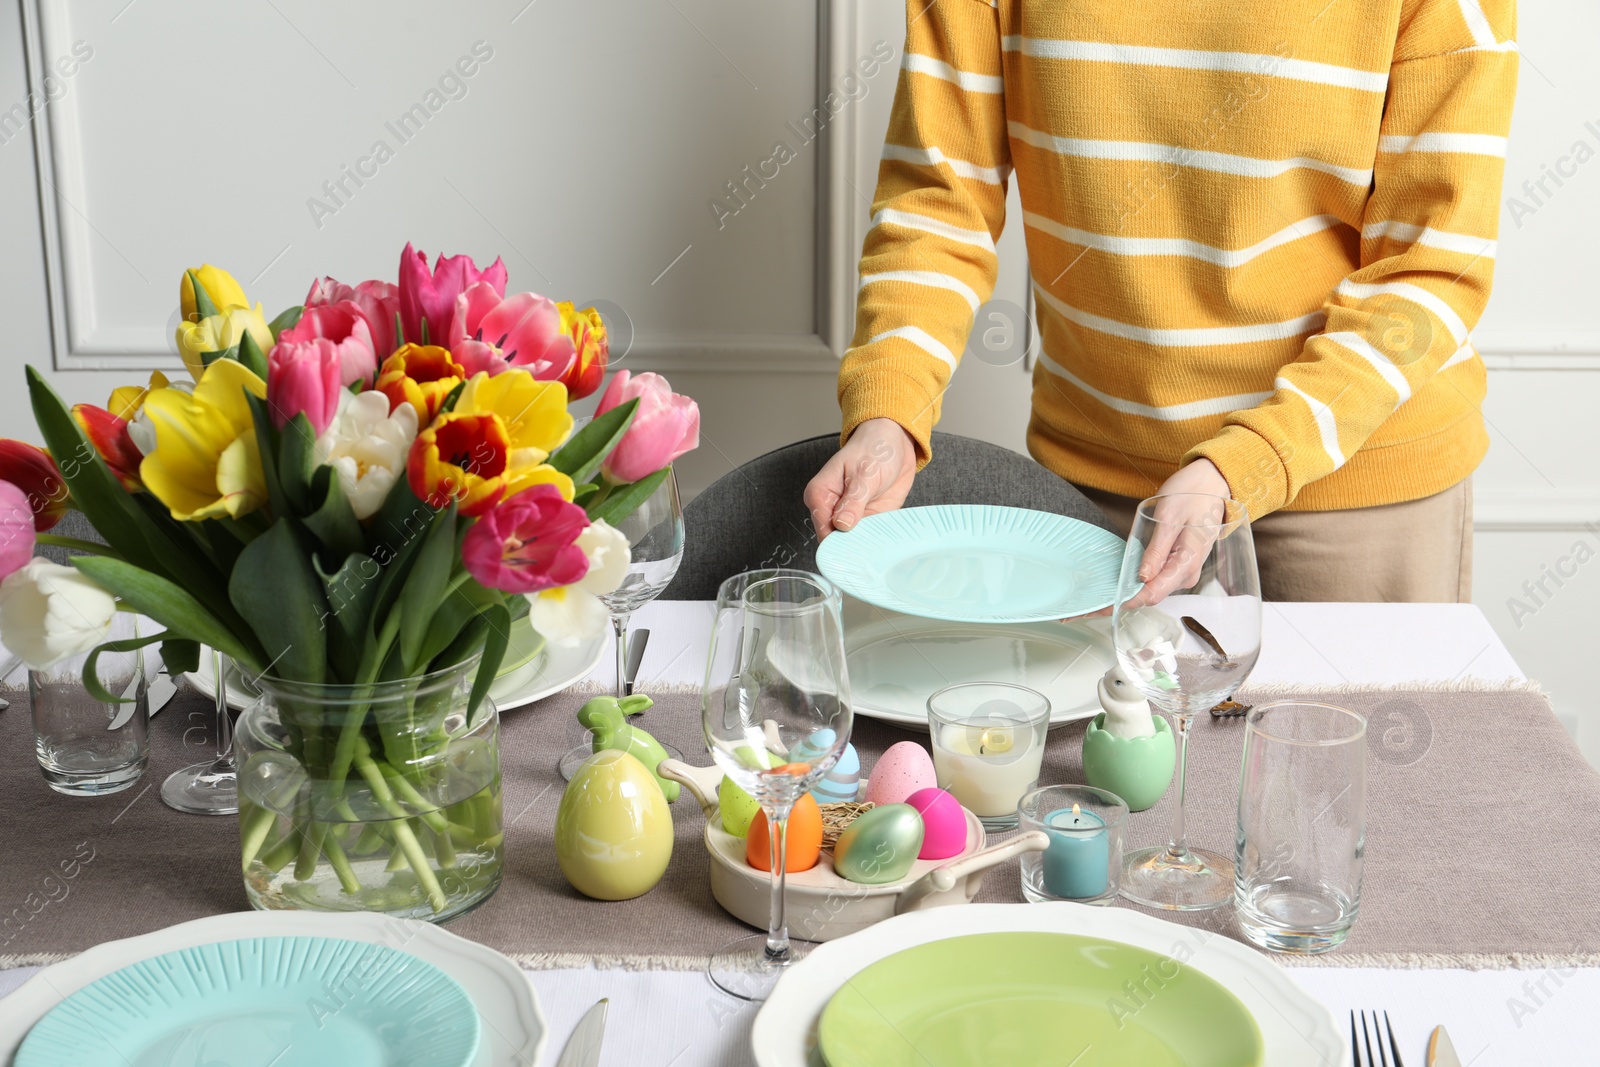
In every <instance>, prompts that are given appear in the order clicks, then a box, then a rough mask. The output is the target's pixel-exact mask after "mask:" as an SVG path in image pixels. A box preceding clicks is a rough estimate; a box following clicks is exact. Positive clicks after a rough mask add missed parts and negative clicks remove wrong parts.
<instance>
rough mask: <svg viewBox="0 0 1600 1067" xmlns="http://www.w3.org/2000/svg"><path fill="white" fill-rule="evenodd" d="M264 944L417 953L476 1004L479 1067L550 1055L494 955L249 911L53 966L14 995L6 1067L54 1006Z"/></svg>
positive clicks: (435, 936) (402, 928)
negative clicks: (326, 943) (146, 968)
mask: <svg viewBox="0 0 1600 1067" xmlns="http://www.w3.org/2000/svg"><path fill="white" fill-rule="evenodd" d="M255 937H334V938H343V939H345V940H348V941H367V942H371V943H372V944H377V945H385V946H387V947H389V948H392V949H395V950H397V951H400V952H408V953H410V954H411V955H413V956H416V957H417V958H418V959H420V960H423V961H425V962H427V963H431V964H433V965H434V966H435V967H437V968H439V969H440V970H441V971H443V972H444V973H446V974H448V975H449V976H450V977H451V978H454V979H455V980H456V981H457V982H459V983H460V984H461V987H462V988H463V989H465V990H466V991H467V995H468V996H470V997H471V998H472V1003H473V1005H474V1006H475V1007H476V1008H477V1009H478V1017H479V1018H480V1019H481V1020H482V1021H483V1036H482V1040H480V1041H479V1043H478V1053H477V1056H476V1057H475V1058H474V1059H473V1061H472V1067H529V1065H530V1064H534V1063H538V1062H539V1057H540V1055H541V1054H542V1053H543V1051H544V1045H545V1039H546V1037H547V1035H548V1031H549V1027H548V1026H547V1025H546V1023H545V1020H544V1015H543V1013H542V1012H540V1010H539V1001H538V997H537V995H536V994H535V993H534V991H533V985H532V984H531V983H530V982H529V981H528V977H527V975H525V974H523V973H522V971H521V969H520V968H518V967H517V965H516V964H515V963H512V962H511V961H510V960H509V959H507V958H506V957H505V956H502V955H501V954H500V953H498V952H496V951H495V950H494V949H492V948H488V947H487V946H485V945H480V944H478V943H477V942H476V941H468V940H467V939H465V938H462V937H457V936H456V935H455V934H452V933H448V932H446V931H444V930H441V929H439V928H438V927H437V926H434V925H433V924H432V923H426V922H421V921H418V920H415V919H391V918H389V917H388V916H384V915H370V914H366V913H364V912H340V913H339V914H337V915H334V914H327V913H320V912H304V911H245V912H234V913H232V914H229V915H212V916H210V917H209V918H205V919H196V920H195V921H194V922H187V923H180V924H179V925H177V926H169V927H167V928H166V929H165V930H157V931H155V932H154V933H149V934H144V935H142V936H140V937H130V938H126V939H124V940H121V941H107V942H106V943H105V944H103V945H96V946H95V947H94V948H91V949H89V950H88V951H87V952H83V953H80V954H79V955H77V956H74V957H72V958H71V959H69V960H66V961H64V962H62V963H56V964H52V965H51V966H49V967H46V968H45V969H44V970H42V971H40V972H39V973H38V974H36V975H34V976H33V977H32V978H30V979H28V980H27V981H26V982H24V983H23V984H22V985H21V986H19V987H18V988H17V989H16V991H15V992H13V993H11V994H10V995H9V996H7V997H6V998H5V1010H4V1011H3V1012H0V1063H10V1062H11V1058H12V1056H13V1055H14V1054H15V1053H16V1051H17V1046H19V1045H20V1044H21V1043H22V1039H23V1038H24V1037H25V1036H27V1033H28V1031H29V1030H30V1029H31V1028H32V1027H33V1024H34V1023H36V1022H38V1021H39V1020H40V1019H42V1018H43V1017H44V1016H45V1014H46V1013H47V1012H49V1011H50V1009H52V1008H54V1007H55V1006H56V1005H57V1004H59V1003H61V1001H63V1000H65V999H66V998H67V997H68V996H70V995H71V994H73V993H76V992H77V991H78V990H80V989H82V988H83V987H84V986H86V985H88V984H89V983H91V982H94V981H96V980H98V979H100V978H104V977H105V976H106V975H108V974H110V973H111V972H113V971H116V970H120V969H122V968H123V967H127V966H129V965H130V964H135V963H138V962H139V961H141V960H147V959H151V958H153V957H155V956H161V955H164V954H166V953H168V952H176V951H178V950H179V949H185V948H193V947H194V946H196V945H209V944H214V943H216V942H219V941H234V940H238V939H241V938H255Z"/></svg>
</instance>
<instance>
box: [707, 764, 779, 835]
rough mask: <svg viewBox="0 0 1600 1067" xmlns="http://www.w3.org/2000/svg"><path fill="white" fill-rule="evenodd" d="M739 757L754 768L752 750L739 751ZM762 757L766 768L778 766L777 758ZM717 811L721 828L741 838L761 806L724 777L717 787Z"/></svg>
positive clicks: (735, 783)
mask: <svg viewBox="0 0 1600 1067" xmlns="http://www.w3.org/2000/svg"><path fill="white" fill-rule="evenodd" d="M739 755H740V759H742V760H744V761H745V762H746V763H748V764H750V765H752V766H754V750H753V749H740V751H739ZM763 755H764V756H766V758H767V764H768V766H772V767H776V766H777V765H778V762H779V760H778V757H777V756H774V755H773V754H772V753H770V752H765V753H763ZM717 810H718V811H720V812H721V813H722V828H723V829H724V830H726V831H728V833H730V834H732V835H733V836H734V837H743V836H744V835H745V834H748V833H749V832H750V820H751V819H754V818H755V817H756V812H758V811H760V810H761V805H760V804H758V803H757V802H756V798H755V797H753V796H751V795H750V794H749V793H747V792H745V790H744V789H743V788H742V787H741V786H740V785H739V784H738V783H737V782H735V781H734V780H733V779H732V778H729V777H727V776H726V775H724V776H723V778H722V782H721V783H720V784H719V785H718V786H717Z"/></svg>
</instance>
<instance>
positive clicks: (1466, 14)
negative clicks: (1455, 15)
mask: <svg viewBox="0 0 1600 1067" xmlns="http://www.w3.org/2000/svg"><path fill="white" fill-rule="evenodd" d="M1459 2H1460V5H1461V17H1462V18H1463V19H1465V20H1466V23H1467V29H1468V30H1469V31H1470V32H1471V33H1472V40H1473V43H1475V44H1477V45H1479V46H1480V47H1482V46H1487V45H1494V44H1499V43H1500V42H1499V39H1498V38H1497V37H1495V35H1494V27H1493V26H1491V25H1489V17H1488V16H1487V15H1485V14H1484V13H1483V8H1481V7H1479V6H1478V0H1459Z"/></svg>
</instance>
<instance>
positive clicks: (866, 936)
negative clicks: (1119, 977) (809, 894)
mask: <svg viewBox="0 0 1600 1067" xmlns="http://www.w3.org/2000/svg"><path fill="white" fill-rule="evenodd" d="M1015 931H1024V932H1027V931H1037V932H1040V933H1055V934H1081V935H1084V936H1088V937H1098V938H1103V939H1105V940H1107V941H1120V942H1122V943H1123V944H1128V945H1135V946H1137V947H1139V948H1144V949H1149V950H1150V951H1152V952H1159V953H1161V954H1162V955H1164V956H1169V957H1171V958H1173V959H1175V960H1177V961H1178V962H1179V963H1180V964H1181V965H1183V966H1189V967H1193V968H1194V969H1195V970H1196V971H1198V972H1199V973H1201V974H1204V975H1205V976H1207V977H1208V978H1211V979H1212V980H1213V981H1216V982H1218V983H1220V984H1221V985H1222V986H1223V988H1225V989H1227V990H1228V992H1230V993H1232V994H1233V995H1234V996H1236V997H1238V998H1239V1000H1240V1001H1241V1002H1242V1003H1243V1004H1244V1006H1245V1008H1246V1009H1247V1010H1248V1011H1249V1012H1250V1014H1251V1015H1252V1016H1254V1017H1255V1020H1256V1025H1257V1026H1259V1027H1260V1028H1261V1037H1262V1041H1263V1043H1264V1044H1265V1046H1266V1055H1265V1057H1264V1059H1263V1062H1264V1063H1268V1064H1271V1067H1328V1065H1329V1064H1339V1063H1344V1062H1345V1059H1346V1057H1347V1049H1346V1048H1345V1042H1344V1038H1343V1037H1342V1036H1340V1032H1339V1029H1338V1027H1337V1025H1335V1023H1334V1018H1333V1013H1332V1012H1330V1011H1329V1010H1328V1009H1327V1008H1325V1007H1323V1006H1322V1005H1321V1004H1319V1003H1317V1002H1316V1001H1315V1000H1313V999H1311V997H1310V996H1309V995H1307V994H1306V993H1305V991H1304V990H1302V989H1301V988H1300V986H1299V985H1298V984H1297V983H1296V982H1295V981H1294V979H1293V978H1292V977H1291V976H1290V975H1289V974H1287V973H1286V972H1285V970H1284V969H1283V968H1281V967H1279V966H1278V965H1277V964H1275V963H1273V962H1272V961H1271V960H1269V959H1267V958H1266V956H1264V955H1262V954H1260V953H1258V952H1255V951H1254V950H1252V949H1249V948H1246V947H1245V946H1244V945H1242V944H1240V943H1239V942H1237V941H1234V940H1233V939H1232V938H1229V937H1225V936H1223V935H1222V934H1214V933H1210V932H1208V931H1206V930H1200V929H1197V928H1195V927H1192V926H1179V925H1178V924H1177V923H1171V922H1167V921H1166V920H1164V919H1157V918H1155V917H1154V916H1151V915H1145V914H1144V913H1142V912H1136V911H1130V910H1129V909H1127V908H1117V907H1111V908H1095V907H1089V906H1087V905H1084V904H1068V903H1056V904H969V905H968V906H967V907H964V908H936V909H934V910H932V911H925V912H910V913H908V914H905V915H897V916H895V917H894V918H892V919H886V920H884V921H883V922H881V923H878V924H877V925H875V926H871V927H868V928H867V929H865V930H863V931H861V932H860V933H855V934H851V935H850V936H849V937H842V938H840V939H839V940H837V941H829V942H827V943H825V944H822V945H819V946H817V947H816V948H814V949H812V950H811V951H810V952H809V953H807V954H806V956H805V958H804V959H802V960H801V961H800V962H799V963H796V964H794V965H793V966H792V967H790V968H789V970H788V971H786V972H785V973H784V975H783V977H782V978H780V979H778V984H777V986H776V988H774V989H773V991H772V995H771V996H769V997H768V998H767V1001H766V1003H765V1004H763V1005H762V1006H761V1010H760V1012H758V1013H757V1015H756V1020H755V1026H754V1029H753V1030H752V1031H751V1034H750V1042H751V1046H752V1047H753V1048H754V1050H755V1059H756V1064H757V1065H758V1067H827V1065H826V1063H825V1062H824V1061H823V1059H822V1053H821V1052H820V1051H818V1049H817V1022H818V1020H819V1019H821V1017H822V1010H823V1008H825V1007H827V1005H828V1001H829V1000H830V999H832V997H833V995H834V994H835V993H837V992H838V991H839V989H840V988H841V987H842V986H843V985H844V984H845V983H846V982H848V981H849V980H850V979H851V977H852V976H854V975H856V974H859V973H860V972H861V971H862V970H864V969H865V968H867V967H869V966H871V965H872V964H874V963H877V962H878V961H879V960H881V959H885V958H886V957H889V956H892V955H894V954H895V953H896V952H900V951H901V950H903V949H908V948H911V947H913V946H916V945H921V944H925V943H926V942H929V941H939V940H942V939H944V938H947V937H964V936H967V935H969V934H987V933H1002V932H1005V933H1010V932H1015Z"/></svg>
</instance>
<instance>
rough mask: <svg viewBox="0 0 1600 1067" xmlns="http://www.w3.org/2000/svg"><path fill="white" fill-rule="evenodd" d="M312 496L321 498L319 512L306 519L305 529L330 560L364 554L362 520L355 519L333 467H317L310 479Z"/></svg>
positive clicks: (364, 543) (353, 511)
mask: <svg viewBox="0 0 1600 1067" xmlns="http://www.w3.org/2000/svg"><path fill="white" fill-rule="evenodd" d="M311 496H312V499H313V500H315V499H317V498H318V497H321V500H322V503H321V505H320V506H319V507H318V508H317V510H316V511H314V512H312V513H311V514H310V515H308V516H306V529H307V530H309V531H311V533H312V535H313V536H315V537H316V539H317V540H318V541H320V542H321V543H322V546H323V547H324V548H325V549H326V550H327V552H326V555H327V558H328V559H330V560H342V559H345V558H346V557H348V556H350V555H352V554H354V553H358V552H362V550H363V549H364V548H365V547H366V539H365V536H364V535H363V533H362V531H361V520H360V519H357V518H356V513H355V509H354V508H352V507H351V506H350V499H349V498H348V497H346V496H345V495H344V486H343V484H342V483H341V482H340V481H339V478H338V475H337V474H335V473H334V470H333V468H332V467H318V468H317V472H316V474H314V475H312V477H311Z"/></svg>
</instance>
